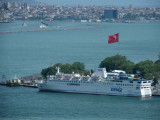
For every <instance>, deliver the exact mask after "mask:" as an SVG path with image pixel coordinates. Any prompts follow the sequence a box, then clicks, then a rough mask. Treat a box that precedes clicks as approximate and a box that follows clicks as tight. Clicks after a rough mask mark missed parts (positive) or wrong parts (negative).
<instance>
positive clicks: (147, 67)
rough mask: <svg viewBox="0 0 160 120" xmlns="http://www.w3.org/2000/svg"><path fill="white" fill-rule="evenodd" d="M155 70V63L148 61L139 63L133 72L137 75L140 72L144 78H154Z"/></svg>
mask: <svg viewBox="0 0 160 120" xmlns="http://www.w3.org/2000/svg"><path fill="white" fill-rule="evenodd" d="M154 69H155V65H154V62H153V61H151V60H146V61H141V62H139V63H137V64H136V65H135V67H134V70H133V71H134V73H135V74H136V73H137V71H139V72H140V75H141V76H142V77H145V78H146V77H149V78H151V76H153V72H154Z"/></svg>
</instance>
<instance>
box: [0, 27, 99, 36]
mask: <svg viewBox="0 0 160 120" xmlns="http://www.w3.org/2000/svg"><path fill="white" fill-rule="evenodd" d="M92 28H101V26H97V25H87V27H79V28H59V29H41V30H20V31H6V32H0V34H5V33H22V32H45V31H61V30H81V29H92Z"/></svg>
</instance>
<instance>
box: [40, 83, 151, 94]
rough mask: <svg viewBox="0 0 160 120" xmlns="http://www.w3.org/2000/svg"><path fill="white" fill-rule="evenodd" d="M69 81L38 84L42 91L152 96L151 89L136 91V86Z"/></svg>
mask: <svg viewBox="0 0 160 120" xmlns="http://www.w3.org/2000/svg"><path fill="white" fill-rule="evenodd" d="M67 81H68V80H66V81H65V80H64V81H63V82H57V81H54V80H53V81H49V82H46V83H40V84H38V88H39V90H40V91H53V92H67V93H80V94H97V95H119V96H141V97H147V96H152V93H151V89H149V88H145V89H141V88H140V89H135V86H129V87H120V86H116V85H108V84H107V83H103V82H87V83H85V82H84V83H83V82H81V83H80V82H78V83H74V82H73V83H70V82H67Z"/></svg>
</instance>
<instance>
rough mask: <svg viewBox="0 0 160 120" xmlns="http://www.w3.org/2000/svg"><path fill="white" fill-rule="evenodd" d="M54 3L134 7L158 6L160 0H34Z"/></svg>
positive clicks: (159, 5)
mask: <svg viewBox="0 0 160 120" xmlns="http://www.w3.org/2000/svg"><path fill="white" fill-rule="evenodd" d="M35 1H39V2H44V3H48V4H54V5H73V6H77V5H83V6H88V5H100V6H102V5H107V6H112V5H114V6H118V7H121V6H125V7H128V6H129V5H130V4H132V5H133V6H134V7H160V0H35Z"/></svg>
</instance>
